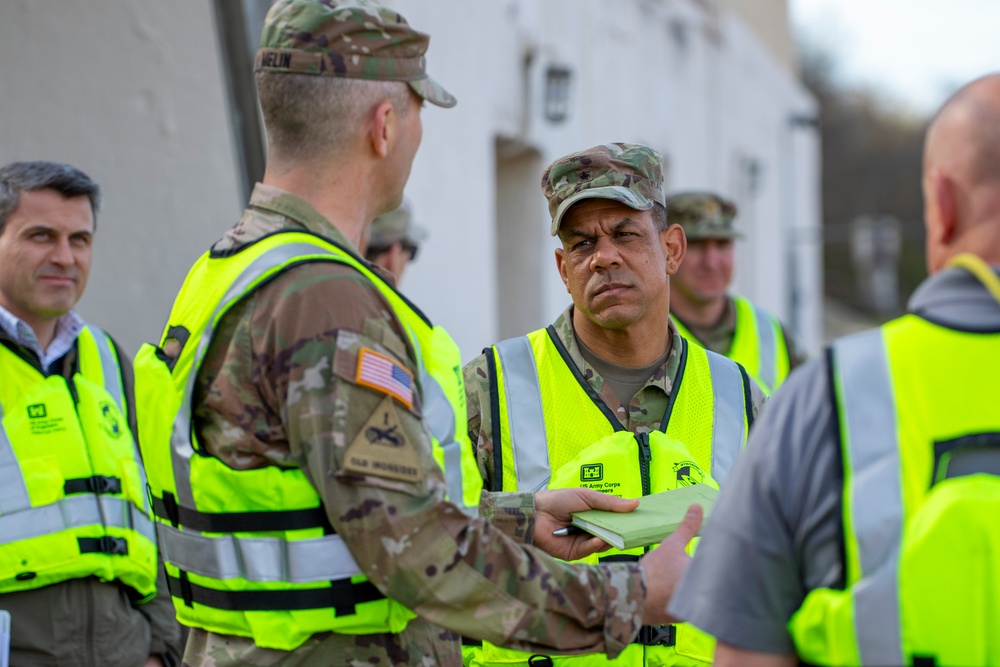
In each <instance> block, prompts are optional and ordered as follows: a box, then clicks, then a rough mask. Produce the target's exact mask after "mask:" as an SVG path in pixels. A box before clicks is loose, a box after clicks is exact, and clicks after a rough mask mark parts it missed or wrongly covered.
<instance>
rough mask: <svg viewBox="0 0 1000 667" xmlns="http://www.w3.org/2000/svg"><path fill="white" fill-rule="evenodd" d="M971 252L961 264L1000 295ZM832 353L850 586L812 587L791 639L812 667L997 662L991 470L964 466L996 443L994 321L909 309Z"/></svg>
mask: <svg viewBox="0 0 1000 667" xmlns="http://www.w3.org/2000/svg"><path fill="white" fill-rule="evenodd" d="M969 257H970V256H964V257H963V258H962V259H959V260H958V261H957V263H958V264H959V265H961V266H965V267H967V268H969V269H970V270H971V271H973V273H975V274H976V275H977V276H979V277H980V279H981V280H983V281H984V283H986V284H987V285H988V286H989V287H990V289H991V291H992V292H993V293H994V296H996V297H997V299H998V301H1000V280H998V279H997V277H996V276H995V275H994V274H993V272H992V271H991V270H990V269H989V268H988V267H986V266H985V265H984V264H983V263H982V262H981V261H979V260H977V259H972V260H970V259H969ZM935 355H936V356H935ZM831 359H832V370H833V374H834V375H833V376H834V381H835V390H836V397H835V398H836V404H837V410H838V413H839V418H840V429H841V443H842V449H843V457H844V495H843V521H844V539H845V546H846V549H845V556H846V562H845V575H846V576H845V579H846V589H844V590H832V589H826V588H821V589H816V590H813V591H810V592H809V594H808V595H807V596H806V598H805V600H804V602H803V603H802V606H801V607H800V608H799V610H798V611H797V612H796V613H795V615H794V616H793V617H792V619H791V620H790V622H789V632H790V634H791V636H792V638H793V640H794V641H795V646H796V650H797V651H798V653H799V655H800V656H801V657H802V658H803V659H804V660H806V661H807V662H809V663H812V664H818V665H914V666H917V667H920V666H928V667H930V666H933V665H1000V637H998V635H997V632H996V629H997V627H1000V578H998V577H997V572H998V568H997V563H998V562H1000V528H998V526H997V516H998V515H1000V477H998V476H997V474H1000V471H998V470H995V469H994V470H992V471H991V472H992V473H993V474H986V473H984V472H980V470H981V468H978V467H976V465H973V466H972V467H971V468H969V467H968V466H965V467H966V469H962V468H963V466H960V465H959V462H960V461H963V460H965V461H968V460H970V459H961V458H959V457H960V456H962V455H968V454H970V453H971V454H975V453H977V452H979V453H981V452H983V451H986V450H989V449H996V448H998V447H1000V407H998V406H1000V383H998V382H997V380H996V379H997V377H1000V331H997V332H972V331H959V330H955V329H950V328H947V327H944V326H941V325H938V324H935V323H933V322H929V321H927V320H925V319H922V318H920V317H918V316H917V315H906V316H903V317H902V318H900V319H897V320H894V321H893V322H890V323H888V324H886V325H885V326H883V327H881V328H879V329H875V330H873V331H869V332H864V333H861V334H857V335H855V336H851V337H848V338H845V339H841V340H838V341H836V342H835V343H834V345H833V347H832V356H831Z"/></svg>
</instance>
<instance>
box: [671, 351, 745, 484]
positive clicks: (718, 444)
mask: <svg viewBox="0 0 1000 667" xmlns="http://www.w3.org/2000/svg"><path fill="white" fill-rule="evenodd" d="M705 354H707V355H708V367H709V369H710V370H711V374H712V394H713V401H712V403H713V415H712V478H713V479H714V480H715V481H716V482H718V483H719V484H720V485H721V484H723V483H724V482H725V481H726V477H728V476H729V471H730V470H731V469H732V467H733V464H734V463H735V462H736V457H738V456H739V455H740V452H741V451H742V450H743V445H744V444H745V443H744V437H745V436H746V428H745V425H746V421H745V419H744V416H745V414H746V408H745V406H746V401H745V400H744V395H743V374H742V373H740V369H739V367H737V365H736V362H734V361H732V360H730V359H727V358H726V357H723V356H722V355H721V354H715V353H714V352H710V351H708V350H705ZM681 386H682V387H683V385H681Z"/></svg>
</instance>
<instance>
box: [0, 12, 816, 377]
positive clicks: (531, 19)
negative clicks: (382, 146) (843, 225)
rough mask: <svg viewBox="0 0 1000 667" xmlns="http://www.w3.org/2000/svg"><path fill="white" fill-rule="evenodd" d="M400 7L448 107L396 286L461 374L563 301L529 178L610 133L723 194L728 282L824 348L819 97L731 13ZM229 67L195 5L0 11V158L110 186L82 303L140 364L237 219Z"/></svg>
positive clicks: (417, 191)
mask: <svg viewBox="0 0 1000 667" xmlns="http://www.w3.org/2000/svg"><path fill="white" fill-rule="evenodd" d="M778 1H779V0H774V2H778ZM390 4H392V5H393V6H395V7H397V8H399V9H400V10H401V11H402V12H403V13H404V14H405V15H406V16H407V18H408V19H409V21H410V22H411V23H412V24H413V25H414V26H416V27H417V28H419V29H421V30H424V31H426V32H429V33H430V34H431V35H432V36H433V38H432V40H431V47H430V52H429V54H428V62H429V70H430V72H431V73H432V75H433V76H434V77H435V78H436V79H438V80H439V81H440V82H442V83H443V84H444V85H445V86H446V87H447V88H448V89H449V90H451V91H452V92H453V93H454V94H455V95H456V96H457V97H458V99H459V105H458V107H456V108H455V109H451V110H444V109H439V108H437V107H433V106H428V107H427V108H426V109H425V110H424V111H423V120H424V130H425V131H424V141H423V145H422V147H421V150H420V152H419V153H418V155H417V158H416V162H415V165H414V169H413V175H412V177H411V180H410V183H409V185H408V187H407V196H408V197H409V199H410V200H411V201H412V202H413V207H414V211H415V215H416V218H417V220H418V222H419V223H420V224H421V225H422V226H424V227H426V228H428V230H429V231H430V238H429V240H428V241H427V242H425V244H424V246H423V247H422V248H421V252H420V257H419V258H418V261H417V262H416V263H415V264H414V265H413V267H412V268H411V269H410V270H408V273H407V276H406V279H405V281H404V283H403V285H402V288H403V291H404V292H406V293H407V294H408V295H410V296H411V297H412V298H413V299H414V301H415V302H416V303H418V304H419V305H420V306H421V307H422V308H423V309H424V310H425V312H427V314H428V315H429V316H430V317H431V318H432V319H433V320H434V321H435V322H437V323H440V324H443V325H444V326H445V327H447V328H448V330H449V331H451V332H452V334H453V335H454V336H455V338H456V339H457V341H458V343H459V345H460V347H461V349H462V353H463V356H464V357H465V358H470V357H472V356H473V355H474V354H476V353H477V352H478V351H479V350H480V349H481V348H482V347H483V346H485V345H488V344H490V343H492V342H495V341H496V340H498V339H499V338H500V337H502V336H509V335H513V334H517V333H520V332H523V331H526V330H528V329H532V328H536V327H540V326H544V325H545V324H547V323H548V322H550V321H551V320H552V319H553V318H554V317H555V316H556V315H557V314H558V313H559V312H560V311H561V310H562V309H563V308H564V307H565V306H566V305H567V304H568V303H569V297H568V295H567V294H566V290H565V288H564V286H563V285H562V282H561V281H560V279H559V277H558V274H557V272H556V269H555V262H554V259H553V249H554V247H555V245H556V244H555V241H554V240H553V239H552V238H551V237H550V236H549V234H548V214H547V209H546V203H545V200H544V199H543V198H542V196H541V193H540V188H539V183H540V177H541V171H542V169H543V168H544V166H545V165H547V164H548V163H549V162H551V161H552V160H553V159H555V158H557V157H560V156H562V155H564V154H566V153H569V152H572V151H576V150H580V149H582V148H586V147H589V146H593V145H595V144H599V143H605V142H609V141H639V142H644V143H647V144H649V145H651V146H653V147H655V148H657V149H658V150H660V151H661V152H662V153H663V154H664V155H665V156H666V158H667V161H668V170H667V184H668V188H669V189H671V190H675V189H679V188H710V189H715V190H718V191H720V192H722V193H723V194H726V195H729V196H731V197H733V198H735V199H736V200H737V201H738V203H739V204H740V206H741V210H742V212H743V213H742V218H741V222H742V224H743V226H744V227H745V228H746V229H747V231H748V232H749V234H750V235H749V239H748V240H747V241H746V242H744V243H742V244H741V245H740V246H739V248H738V256H737V262H738V271H737V284H736V286H735V287H736V289H737V290H739V291H741V292H743V293H745V294H747V295H748V296H750V297H751V298H754V299H757V300H759V301H761V302H762V303H763V304H764V305H765V306H767V307H769V308H771V309H772V310H774V311H775V312H776V313H777V314H778V315H779V316H781V317H783V318H784V319H785V320H786V321H790V322H794V323H796V324H797V325H798V326H799V328H800V331H801V333H802V335H803V338H804V340H805V342H806V344H807V346H808V347H811V348H812V349H817V348H818V344H819V340H820V339H819V296H820V290H819V282H818V281H819V273H818V262H819V252H818V246H817V245H815V244H814V243H813V242H812V240H811V239H813V238H818V237H816V236H815V229H816V226H817V224H818V191H817V179H818V174H817V169H818V167H817V165H818V152H817V151H818V147H817V146H816V144H815V137H814V136H813V133H812V132H811V131H810V130H808V129H801V128H798V129H797V128H796V126H793V125H790V123H789V118H792V117H794V116H797V115H802V114H806V115H808V114H810V113H812V111H813V103H812V101H811V99H810V98H809V97H808V95H806V94H805V92H804V91H803V89H802V88H801V86H800V85H799V84H798V83H797V82H796V81H795V79H794V78H793V77H792V75H791V73H790V72H789V69H788V67H787V66H786V65H785V64H784V63H783V62H782V61H781V59H779V58H778V57H776V56H775V54H774V51H773V49H772V48H771V47H769V46H767V45H766V44H765V43H764V42H763V41H762V40H761V39H760V36H759V33H758V32H756V31H755V30H753V29H751V28H750V27H748V26H747V24H746V22H745V21H744V20H742V19H741V18H740V16H739V14H737V13H734V12H733V11H730V10H728V9H727V8H726V7H727V5H726V4H725V3H708V4H703V3H699V2H692V1H691V0H616V1H615V2H606V1H600V0H490V1H486V0H433V2H431V1H422V2H410V1H409V0H393V1H392V2H391V3H390ZM786 28H787V26H786ZM227 29H234V30H236V29H242V27H241V26H232V27H228V26H227ZM219 54H220V49H219V46H218V44H217V37H216V32H215V28H214V25H213V17H212V13H211V5H210V3H209V2H207V1H206V0H172V2H170V3H143V2H134V1H133V0H89V1H88V2H87V3H85V4H84V3H68V2H63V1H61V0H30V1H29V0H4V2H2V3H0V58H2V59H3V62H5V63H7V65H6V66H5V67H4V68H3V69H2V70H0V83H2V84H3V86H4V88H3V89H4V90H5V92H6V93H7V94H6V95H5V98H4V102H3V103H2V104H3V111H4V120H5V122H4V123H3V124H2V125H0V161H3V162H7V161H10V160H14V159H36V158H44V159H55V160H62V161H67V162H71V163H73V164H76V165H78V166H80V167H81V168H83V169H84V170H86V171H88V172H89V173H91V175H92V176H94V177H95V178H96V179H97V180H98V181H99V182H100V183H101V184H102V185H103V186H104V188H105V191H106V194H107V208H106V210H105V212H104V214H103V216H102V217H101V220H100V231H99V234H98V238H97V250H96V258H95V267H94V270H93V275H92V279H91V285H90V288H89V290H88V293H87V296H86V297H85V298H84V300H83V302H82V303H81V306H80V310H81V312H82V313H83V314H84V316H85V317H88V318H90V319H92V320H93V321H94V322H95V323H98V324H101V325H103V326H105V327H107V328H108V329H109V330H111V331H112V332H113V333H115V335H116V336H118V337H119V338H120V339H121V340H122V341H123V342H124V343H125V345H126V346H127V347H128V348H130V349H135V348H137V347H138V344H139V343H140V342H141V341H142V340H146V339H150V338H155V337H156V336H157V335H158V333H159V329H160V327H161V326H162V325H163V323H164V320H165V317H166V314H167V309H168V308H169V303H170V299H171V298H172V296H173V295H174V293H175V292H176V290H177V288H178V286H179V285H180V282H181V280H182V278H183V275H184V272H185V271H186V270H187V268H188V267H189V266H190V264H191V262H192V261H193V260H194V259H195V258H196V257H197V256H198V255H199V254H200V252H202V251H203V250H204V249H205V248H206V247H207V246H208V245H209V244H210V243H211V241H212V240H214V239H216V238H217V237H218V236H219V234H220V233H221V232H222V230H224V229H225V228H226V227H227V226H229V225H230V224H232V223H233V222H234V221H235V220H236V218H237V216H238V215H239V211H240V210H241V208H242V202H241V201H240V194H239V192H240V187H239V185H238V182H237V178H238V176H237V169H236V165H235V158H234V155H235V154H236V152H235V150H234V145H233V140H232V131H231V127H230V122H231V112H230V109H229V107H228V103H227V100H226V88H225V86H224V85H223V83H224V78H223V76H224V75H223V72H222V64H221V62H220V55H219ZM550 65H559V66H565V67H569V68H570V69H571V70H572V72H573V75H572V80H571V86H570V97H569V100H568V116H567V118H566V120H565V121H563V122H558V123H557V122H552V121H550V120H547V119H546V118H545V115H544V91H545V73H546V70H547V69H548V68H549V66H550ZM793 228H794V229H793ZM793 276H794V279H793ZM792 285H795V286H796V290H797V291H793V290H792ZM795 294H797V295H798V296H796V297H795V298H794V299H793V296H794V295H795ZM794 303H798V304H799V305H800V307H799V308H798V310H796V311H795V312H793V308H792V306H793V304H794Z"/></svg>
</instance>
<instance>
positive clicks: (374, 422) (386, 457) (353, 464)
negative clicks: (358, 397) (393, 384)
mask: <svg viewBox="0 0 1000 667" xmlns="http://www.w3.org/2000/svg"><path fill="white" fill-rule="evenodd" d="M343 469H344V470H347V471H350V472H357V473H361V474H363V475H372V476H374V477H384V478H386V479H398V480H401V481H404V482H414V483H415V482H419V481H420V480H422V479H423V478H424V469H423V466H422V465H421V463H420V457H419V456H418V455H417V451H416V448H415V446H414V444H413V442H411V441H410V438H409V437H407V435H406V431H404V430H403V426H402V424H400V423H399V415H398V414H397V413H396V407H395V405H394V404H393V402H392V399H391V398H389V397H388V396H386V397H385V398H384V399H382V402H381V403H379V404H378V407H377V408H375V411H374V412H373V413H372V414H371V416H370V417H368V420H367V421H366V422H365V423H364V425H363V426H362V427H361V430H360V431H359V432H358V435H357V436H356V437H355V438H354V441H353V442H351V444H350V445H348V446H347V450H346V451H345V452H344V463H343Z"/></svg>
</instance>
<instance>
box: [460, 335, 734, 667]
mask: <svg viewBox="0 0 1000 667" xmlns="http://www.w3.org/2000/svg"><path fill="white" fill-rule="evenodd" d="M680 354H681V361H680V370H679V372H678V374H677V378H676V379H675V381H674V385H673V391H672V392H671V396H670V402H669V404H668V407H667V410H666V412H665V414H664V415H663V418H662V420H661V422H660V428H659V430H657V431H654V432H653V433H640V434H635V433H631V432H629V431H627V430H625V429H624V427H623V426H622V425H621V422H619V420H618V419H617V417H615V415H614V413H613V412H611V410H610V409H609V408H608V407H607V406H606V405H605V404H604V402H603V401H602V400H601V398H600V397H599V396H598V395H597V394H596V392H594V390H593V389H592V388H591V386H590V385H589V383H588V382H587V381H586V380H585V379H583V377H582V375H581V373H580V370H579V369H578V368H577V366H576V365H575V364H574V363H573V361H572V359H571V357H570V356H569V353H568V352H567V350H566V349H565V347H564V345H563V343H562V341H560V339H559V337H558V335H557V334H556V332H555V329H554V328H553V327H551V326H550V327H548V328H547V329H540V330H538V331H535V332H532V333H530V334H528V335H526V336H521V337H518V338H512V339H509V340H505V341H502V342H500V343H498V344H497V345H495V346H494V347H493V348H492V349H491V350H487V363H488V367H489V375H490V381H491V394H492V395H495V396H496V397H497V405H498V408H499V409H498V412H497V414H496V418H495V419H494V422H493V442H494V443H495V444H494V489H493V490H494V491H539V490H542V489H546V488H550V489H552V488H575V487H587V488H593V489H595V490H598V491H603V492H606V493H612V494H614V495H617V496H621V497H624V498H637V497H639V496H643V495H649V494H650V493H658V492H660V491H667V490H671V489H676V488H678V487H680V486H685V485H687V484H691V483H699V482H701V483H706V484H710V485H713V486H717V482H722V481H723V480H724V479H725V478H726V476H727V475H728V473H729V471H730V469H731V467H732V465H733V463H734V462H735V460H736V457H737V456H738V455H739V453H740V451H741V450H742V448H743V446H744V445H745V443H746V436H747V430H748V428H749V426H750V424H751V423H752V422H753V407H752V404H751V400H750V386H749V383H750V381H749V379H748V378H747V376H746V374H745V372H744V371H743V369H742V368H740V366H739V365H738V364H736V363H734V362H732V361H730V360H729V359H726V358H725V357H723V356H721V355H717V354H715V353H713V352H708V351H706V350H705V349H703V348H701V347H698V346H696V345H689V344H687V342H685V341H683V339H682V347H681V351H680ZM643 552H644V550H643V549H633V550H629V551H618V550H615V549H612V550H610V551H606V552H604V553H602V554H599V555H598V554H594V555H592V556H590V557H588V558H586V559H584V560H583V561H582V562H589V563H597V562H599V561H608V560H610V561H614V560H636V559H638V558H639V557H640V556H641V555H642V553H643ZM713 650H714V642H713V641H712V639H711V637H709V636H708V635H705V634H703V633H701V632H699V631H698V630H696V629H695V628H693V627H692V626H689V625H687V624H682V625H678V626H667V627H664V628H653V627H644V628H643V631H642V632H641V633H640V636H639V638H638V642H637V643H635V644H633V645H631V646H629V647H628V648H626V649H625V651H624V652H623V653H622V654H621V655H620V656H619V657H618V658H616V659H614V660H608V658H607V656H605V655H603V654H590V655H583V656H536V658H535V662H533V663H532V664H538V665H542V664H554V665H566V666H567V667H568V666H570V665H572V666H574V667H576V666H581V667H582V666H590V665H616V666H623V667H624V666H627V665H636V666H639V665H703V664H704V663H705V662H709V661H711V659H712V652H713ZM464 653H465V659H466V663H467V664H471V665H477V666H478V665H483V666H485V665H490V666H498V665H510V664H527V662H528V658H529V657H530V654H528V653H522V652H519V651H513V650H511V649H504V648H500V647H497V646H494V645H492V644H490V643H489V642H483V645H482V648H481V649H471V650H470V649H468V648H466V649H465V651H464ZM543 659H544V660H545V661H542V660H543Z"/></svg>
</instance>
